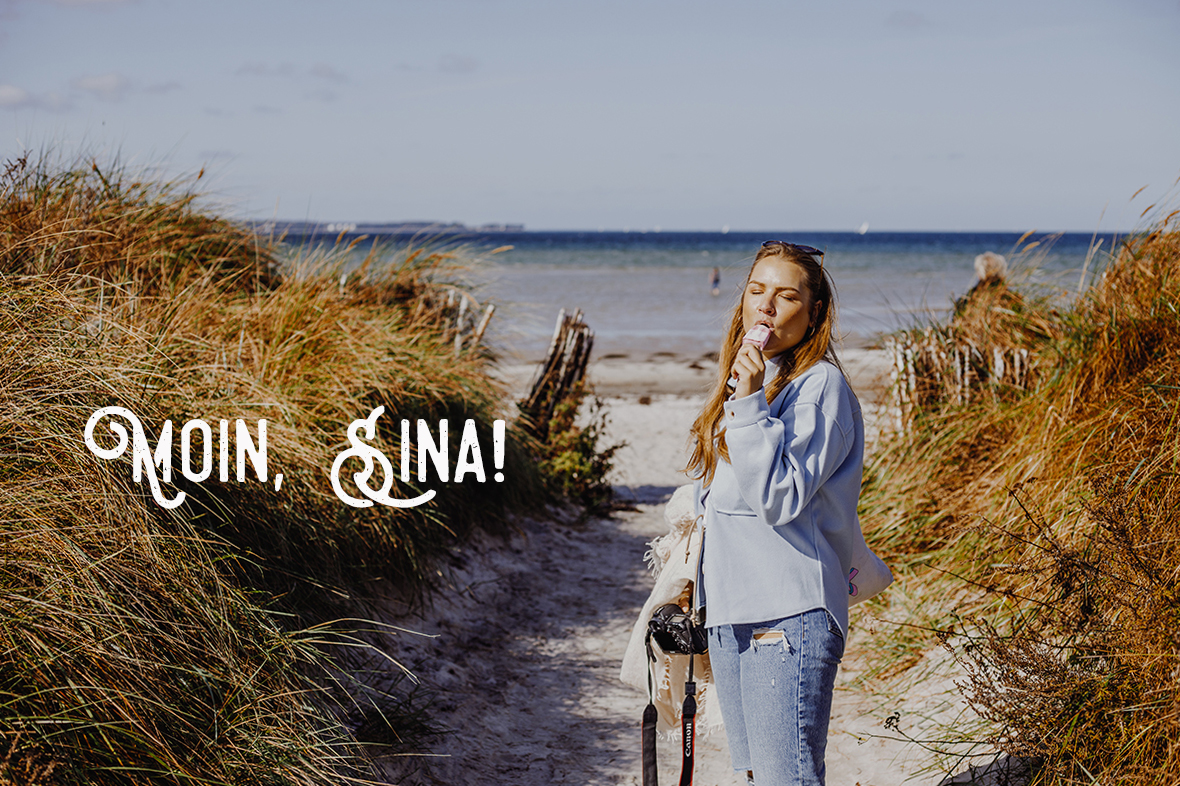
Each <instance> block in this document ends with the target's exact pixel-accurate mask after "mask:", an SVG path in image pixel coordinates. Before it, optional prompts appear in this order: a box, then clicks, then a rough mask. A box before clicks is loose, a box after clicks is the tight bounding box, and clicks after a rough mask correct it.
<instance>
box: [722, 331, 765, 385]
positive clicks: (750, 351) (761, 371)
mask: <svg viewBox="0 0 1180 786" xmlns="http://www.w3.org/2000/svg"><path fill="white" fill-rule="evenodd" d="M729 374H730V376H732V377H733V378H734V379H736V380H737V385H735V386H734V395H736V396H737V397H738V398H745V397H746V396H748V395H750V394H751V393H754V392H756V391H757V390H758V389H759V388H761V387H762V379H763V377H765V376H766V361H765V360H763V359H762V351H761V350H760V349H758V347H756V346H754V345H753V344H742V347H741V349H739V350H738V353H737V357H736V358H734V359H733V367H732V368H731V369H730V372H729Z"/></svg>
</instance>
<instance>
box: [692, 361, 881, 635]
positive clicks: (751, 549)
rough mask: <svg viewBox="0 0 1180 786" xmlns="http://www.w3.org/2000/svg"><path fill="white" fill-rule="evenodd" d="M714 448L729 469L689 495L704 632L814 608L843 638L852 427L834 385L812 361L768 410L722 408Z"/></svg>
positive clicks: (828, 370) (857, 441) (851, 397)
mask: <svg viewBox="0 0 1180 786" xmlns="http://www.w3.org/2000/svg"><path fill="white" fill-rule="evenodd" d="M775 368H777V367H775ZM772 370H774V369H772V365H771V364H767V372H768V373H769V372H771V371H772ZM725 439H726V443H727V445H728V447H729V458H730V461H729V463H727V462H725V461H720V460H719V461H718V462H717V470H716V472H715V473H714V477H713V482H712V483H711V484H710V485H709V486H707V487H704V486H702V484H701V482H700V481H699V480H698V481H697V489H696V492H697V493H696V505H697V512H698V513H702V512H703V513H704V515H705V541H704V556H703V559H702V574H703V576H702V580H701V582H700V584H701V592H700V593H699V594H698V604H700V605H705V606H706V610H705V624H706V625H707V626H709V627H713V626H717V625H725V624H740V623H759V622H769V621H771V620H777V619H780V618H782V617H789V616H792V615H795V614H801V613H803V612H805V611H810V610H812V609H819V608H823V609H827V610H828V612H830V613H831V615H832V616H833V617H834V618H835V620H836V622H837V623H838V624H839V625H840V630H841V631H844V633H845V635H847V631H848V572H849V570H850V565H851V560H852V548H853V543H854V542H855V539H856V533H857V532H858V531H859V529H860V521H859V519H858V518H857V514H856V504H857V500H858V498H859V496H860V484H861V470H862V464H863V460H864V423H863V420H862V417H861V411H860V404H859V402H857V400H856V395H855V394H854V393H853V392H852V389H851V388H850V387H849V385H848V382H847V381H846V380H845V379H844V375H843V374H842V373H840V370H839V369H838V368H836V367H835V366H833V365H832V364H830V363H827V362H822V361H821V362H820V363H817V364H816V365H814V366H813V367H811V368H810V369H808V370H807V371H805V372H804V373H803V374H801V375H800V376H799V377H798V378H796V379H794V380H792V381H791V383H790V384H788V385H787V387H786V389H785V390H783V392H782V393H781V394H780V395H779V396H778V397H777V398H776V399H775V400H774V401H773V402H771V403H770V404H768V403H767V401H766V392H765V390H764V389H762V390H758V391H757V392H755V393H753V394H751V395H749V396H746V397H745V398H740V399H734V400H731V401H728V402H726V404H725Z"/></svg>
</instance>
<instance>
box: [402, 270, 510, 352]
mask: <svg viewBox="0 0 1180 786" xmlns="http://www.w3.org/2000/svg"><path fill="white" fill-rule="evenodd" d="M444 293H445V294H444ZM481 311H482V314H481ZM495 311H496V306H495V304H493V303H489V304H488V305H487V306H486V307H481V306H480V304H479V302H478V301H477V300H476V299H475V298H473V297H472V296H471V295H470V294H469V293H467V292H464V291H463V290H461V289H458V288H456V287H446V288H440V289H439V290H435V291H428V292H425V293H423V295H422V296H421V297H420V298H419V299H418V305H417V306H416V307H415V309H414V316H413V319H414V320H418V319H425V320H429V321H431V322H433V323H435V324H438V325H442V328H443V337H444V338H446V339H450V340H452V341H453V342H454V344H455V357H459V355H460V354H461V353H462V352H463V349H464V348H466V349H475V348H476V347H478V346H479V343H480V342H481V341H482V340H483V334H484V331H486V330H487V329H488V323H489V322H491V321H492V314H493V313H495Z"/></svg>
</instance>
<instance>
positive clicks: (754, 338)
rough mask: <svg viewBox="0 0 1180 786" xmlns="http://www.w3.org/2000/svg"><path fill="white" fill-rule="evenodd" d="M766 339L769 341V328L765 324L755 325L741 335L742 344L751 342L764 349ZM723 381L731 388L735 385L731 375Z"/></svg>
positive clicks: (735, 382)
mask: <svg viewBox="0 0 1180 786" xmlns="http://www.w3.org/2000/svg"><path fill="white" fill-rule="evenodd" d="M767 341H770V328H768V327H766V325H755V326H754V327H752V328H750V329H749V330H748V331H747V332H746V335H744V336H742V343H743V344H753V345H754V346H756V347H758V349H766V342H767ZM725 383H726V384H727V385H729V387H731V388H733V387H737V380H736V379H734V378H733V377H730V378H729V379H727V380H726V381H725Z"/></svg>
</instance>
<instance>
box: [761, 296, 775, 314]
mask: <svg viewBox="0 0 1180 786" xmlns="http://www.w3.org/2000/svg"><path fill="white" fill-rule="evenodd" d="M758 311H759V312H761V313H763V314H766V315H767V316H768V317H773V316H774V298H769V297H763V298H762V299H761V300H759V301H758Z"/></svg>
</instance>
